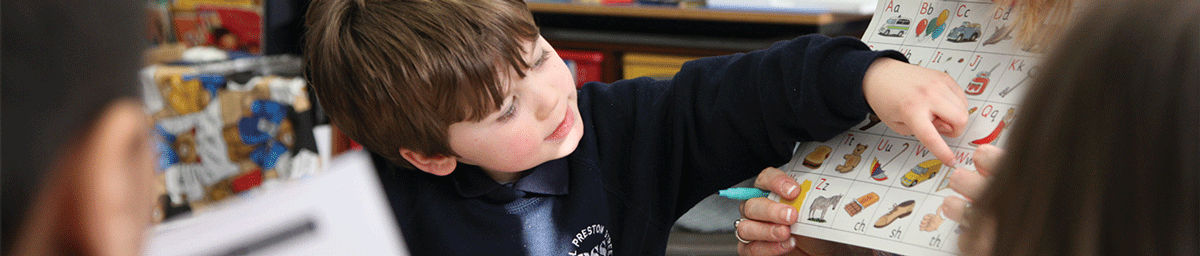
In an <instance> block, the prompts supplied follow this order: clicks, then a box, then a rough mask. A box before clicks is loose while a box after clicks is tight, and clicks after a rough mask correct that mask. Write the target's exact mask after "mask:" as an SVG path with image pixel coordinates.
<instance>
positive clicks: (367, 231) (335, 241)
mask: <svg viewBox="0 0 1200 256" xmlns="http://www.w3.org/2000/svg"><path fill="white" fill-rule="evenodd" d="M145 253H146V255H407V249H406V248H405V245H404V244H403V240H401V237H400V232H399V230H398V228H397V225H396V222H395V220H394V219H393V215H392V211H391V208H389V207H388V205H387V200H386V198H385V197H384V194H383V190H382V188H381V187H380V186H379V180H378V177H377V176H376V175H375V168H374V165H373V164H372V163H371V159H370V157H369V156H368V154H367V153H366V152H365V151H350V152H347V153H345V154H343V155H342V156H340V157H338V158H337V159H335V160H334V161H333V163H331V164H330V169H329V170H328V171H325V172H320V173H319V174H317V175H314V176H312V177H309V178H305V179H301V180H295V181H289V182H287V183H286V184H282V185H280V186H278V187H276V188H272V189H268V190H265V191H263V192H262V193H258V194H249V195H245V196H243V197H242V198H238V199H235V200H232V201H230V202H226V203H223V204H221V205H220V206H218V207H217V208H216V209H212V210H210V211H205V212H203V213H200V214H198V215H196V216H191V217H187V218H186V219H181V220H175V221H172V222H168V223H164V224H163V225H159V226H158V227H156V228H154V230H152V231H151V232H150V233H149V234H148V239H147V244H146V248H145Z"/></svg>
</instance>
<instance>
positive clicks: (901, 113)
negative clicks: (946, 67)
mask: <svg viewBox="0 0 1200 256" xmlns="http://www.w3.org/2000/svg"><path fill="white" fill-rule="evenodd" d="M862 86H863V96H865V97H866V98H867V104H869V105H871V109H872V110H874V111H875V114H876V115H878V116H879V119H881V120H883V123H884V124H886V125H887V126H888V128H891V129H892V130H895V131H896V132H897V133H900V134H901V135H915V136H916V137H917V140H920V141H921V144H924V145H925V147H926V148H929V152H930V153H933V155H934V156H936V157H937V158H938V160H941V161H942V163H945V164H946V165H948V166H954V165H955V164H957V161H956V160H955V158H954V153H953V152H951V151H950V147H949V146H948V145H946V141H945V140H943V139H942V135H945V136H949V137H958V136H959V135H962V133H963V132H964V131H965V129H966V126H967V111H966V109H967V97H966V95H965V94H964V93H963V90H962V89H961V88H959V87H958V83H956V82H955V81H954V79H953V78H951V77H950V75H949V74H946V73H945V72H938V71H936V70H932V69H928V68H923V67H919V66H916V65H911V64H908V63H904V62H901V61H898V60H894V59H889V58H880V59H877V60H875V62H874V63H871V67H870V68H868V69H867V73H866V75H865V76H863V85H862Z"/></svg>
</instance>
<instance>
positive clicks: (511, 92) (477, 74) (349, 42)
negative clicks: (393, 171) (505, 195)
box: [305, 0, 583, 175]
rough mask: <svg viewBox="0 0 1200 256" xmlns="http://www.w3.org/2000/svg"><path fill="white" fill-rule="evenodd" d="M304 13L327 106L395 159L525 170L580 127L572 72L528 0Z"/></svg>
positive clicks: (316, 82) (560, 148) (442, 169)
mask: <svg viewBox="0 0 1200 256" xmlns="http://www.w3.org/2000/svg"><path fill="white" fill-rule="evenodd" d="M306 22H307V26H308V34H307V35H306V38H305V39H306V44H307V45H306V50H305V60H306V64H307V67H308V69H309V78H310V80H311V82H312V84H313V87H314V88H315V91H316V95H317V97H318V98H319V99H320V101H321V104H322V106H323V107H324V108H325V109H327V110H328V112H329V116H330V118H331V119H332V120H333V123H334V124H335V125H337V126H338V128H339V129H341V131H342V132H344V133H345V134H346V135H348V136H349V137H350V138H352V139H354V140H355V141H357V142H359V143H360V144H362V145H363V146H364V147H366V148H367V149H369V150H371V151H373V152H376V153H378V154H380V155H382V156H384V157H386V158H388V159H390V160H391V161H393V162H395V163H398V164H401V165H406V166H409V167H415V168H417V169H421V170H423V171H426V172H430V173H434V174H438V175H445V174H448V173H449V172H450V171H452V170H453V169H454V166H455V164H456V162H459V161H461V162H463V163H467V164H473V165H478V166H480V167H483V168H484V169H485V170H492V171H499V172H518V171H522V170H525V169H528V168H532V167H534V166H536V165H538V164H541V163H543V162H546V161H549V160H553V159H557V158H560V157H563V156H566V155H567V154H569V153H570V152H571V151H573V150H574V148H575V146H576V145H577V144H578V141H579V139H580V138H581V137H582V132H583V131H582V129H583V128H582V120H581V118H579V114H578V105H577V103H576V98H575V97H576V95H575V90H574V81H573V80H572V76H571V74H570V71H569V70H568V69H567V67H566V66H565V64H564V63H563V62H562V60H561V59H559V57H558V55H557V54H556V53H555V52H554V49H553V48H551V47H550V45H549V44H548V43H546V41H545V40H544V39H542V38H541V37H540V36H539V34H538V28H537V26H536V25H535V24H534V22H533V18H532V17H531V15H530V13H529V11H528V10H527V9H526V6H525V3H524V1H521V0H504V1H485V0H477V1H461V0H460V1H455V0H449V1H436V0H434V1H404V0H386V1H379V0H319V1H315V2H313V3H312V5H311V6H310V8H309V13H308V20H307V21H306ZM567 116H570V117H569V118H565V117H567ZM565 119H569V120H567V121H570V122H565V123H566V125H563V126H562V127H563V128H565V129H558V128H559V127H560V124H563V123H564V120H565ZM556 130H559V132H557V133H556V132H555V131H556Z"/></svg>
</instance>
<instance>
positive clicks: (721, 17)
mask: <svg viewBox="0 0 1200 256" xmlns="http://www.w3.org/2000/svg"><path fill="white" fill-rule="evenodd" d="M528 5H529V10H530V11H532V12H534V13H556V14H571V15H595V16H611V17H628V18H650V19H675V20H701V21H720V22H744V23H764V24H786V25H816V26H820V25H828V24H835V23H843V22H850V21H857V20H863V19H869V18H870V17H871V16H870V15H860V14H841V13H798V12H769V11H740V10H724V9H707V8H678V7H670V6H654V5H636V4H634V5H590V4H572V3H544V2H529V3H528Z"/></svg>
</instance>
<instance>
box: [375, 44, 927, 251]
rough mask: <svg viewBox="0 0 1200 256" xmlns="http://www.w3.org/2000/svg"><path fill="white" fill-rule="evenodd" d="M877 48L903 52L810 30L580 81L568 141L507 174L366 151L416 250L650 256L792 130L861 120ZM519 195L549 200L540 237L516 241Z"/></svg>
mask: <svg viewBox="0 0 1200 256" xmlns="http://www.w3.org/2000/svg"><path fill="white" fill-rule="evenodd" d="M880 57H890V58H895V59H898V60H902V61H904V60H905V59H904V57H903V56H902V55H900V54H899V53H898V52H895V51H883V52H874V51H870V50H869V49H868V48H867V46H866V45H864V44H863V43H862V42H861V41H859V40H857V39H854V38H834V39H831V38H828V37H824V36H820V35H810V36H803V37H799V38H796V39H794V40H791V41H786V42H779V43H776V44H774V45H773V46H771V47H770V48H768V49H764V50H759V51H754V52H750V53H746V54H734V55H727V56H718V57H709V58H703V59H698V60H694V61H690V62H687V63H685V64H684V65H683V68H682V70H680V72H679V73H677V74H676V75H675V77H674V78H673V79H671V80H666V81H656V80H652V79H649V78H638V79H629V80H622V81H617V82H615V83H612V84H602V83H588V84H586V85H584V87H583V88H582V89H581V90H580V91H579V112H580V114H581V115H582V116H583V125H584V130H583V131H584V135H583V138H582V139H581V141H580V142H579V146H578V148H577V149H576V150H575V151H574V152H573V153H571V154H570V155H569V156H567V157H566V158H564V159H559V160H554V161H550V162H547V163H545V164H542V165H540V166H538V167H535V168H534V169H531V170H529V171H526V172H527V173H526V175H527V176H526V177H525V178H522V181H518V184H517V185H516V186H514V185H512V184H509V185H502V184H498V183H496V182H495V181H493V180H491V179H490V178H488V177H487V176H486V175H485V174H484V173H483V172H482V171H480V170H479V168H478V167H474V166H470V165H465V164H461V163H460V164H459V166H460V167H458V168H457V169H456V170H455V171H454V172H452V173H451V174H450V175H447V176H436V175H432V174H428V173H425V172H421V171H419V170H411V169H403V168H400V167H398V166H396V165H394V164H392V163H389V162H388V161H387V160H384V159H383V158H381V157H379V156H377V155H376V156H374V161H375V165H376V166H377V168H378V169H379V174H380V180H381V182H382V183H383V184H382V185H383V187H384V189H385V190H386V192H387V197H388V200H389V202H390V203H391V206H392V210H393V211H394V213H395V215H396V220H397V223H398V224H399V225H400V229H401V232H402V233H403V234H404V239H405V242H406V243H407V245H408V247H409V248H410V250H411V251H412V252H413V253H414V254H415V255H524V254H526V252H527V251H528V250H527V248H526V247H527V246H529V244H532V243H534V242H540V243H542V244H545V243H554V244H557V245H556V246H554V248H556V249H562V250H564V251H561V252H558V251H554V252H551V254H554V255H607V254H615V255H661V254H663V253H664V252H665V249H666V244H667V237H668V234H669V233H670V229H671V226H672V224H673V223H674V222H675V220H676V219H677V218H679V216H680V215H682V214H683V213H684V212H686V211H687V210H688V209H689V208H691V207H692V206H693V205H695V204H696V203H697V202H699V201H700V200H701V199H703V198H704V197H706V196H708V195H712V194H713V193H715V192H716V191H717V190H719V189H723V188H726V187H729V186H732V185H734V184H735V183H737V182H739V181H742V180H745V179H747V178H750V177H753V176H755V175H757V174H758V173H759V172H760V171H762V169H763V168H765V167H769V166H779V165H782V164H784V163H786V162H787V161H788V160H789V159H790V157H791V154H792V148H793V145H794V144H795V143H796V142H797V141H824V140H827V139H830V138H832V137H834V136H836V135H838V134H840V133H842V132H843V131H845V130H846V129H849V128H850V127H852V126H854V125H856V124H858V123H859V122H861V121H862V120H863V119H864V118H865V116H866V114H867V113H868V112H870V107H869V106H868V105H867V102H866V99H865V98H864V97H863V93H862V80H863V75H864V74H865V73H866V70H867V68H868V67H869V66H870V65H871V63H872V62H873V61H874V60H875V59H877V58H880ZM498 153H502V152H498ZM525 179H536V180H538V181H537V182H531V183H532V184H535V185H534V186H522V184H520V183H521V182H523V180H525ZM526 199H536V200H526ZM541 200H550V201H541ZM513 202H522V203H521V205H518V206H514V205H513ZM524 202H531V203H528V205H537V204H540V203H547V202H549V203H548V204H543V205H548V207H549V208H547V210H545V211H544V212H543V213H542V214H540V215H538V216H539V218H546V219H545V220H544V221H545V222H544V223H543V222H535V224H539V225H541V224H544V225H541V226H546V225H549V226H550V227H552V229H553V231H554V232H552V234H553V236H554V237H553V238H551V239H549V240H550V241H540V240H539V241H525V240H526V238H525V237H524V236H523V235H522V234H523V233H524V229H525V228H532V227H531V225H529V224H530V223H529V222H528V221H529V220H525V221H526V222H524V223H523V222H522V219H520V218H519V217H518V214H514V211H520V210H522V207H525V205H527V204H526V203H524ZM732 221H733V220H730V225H732ZM533 226H538V225H533Z"/></svg>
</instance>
